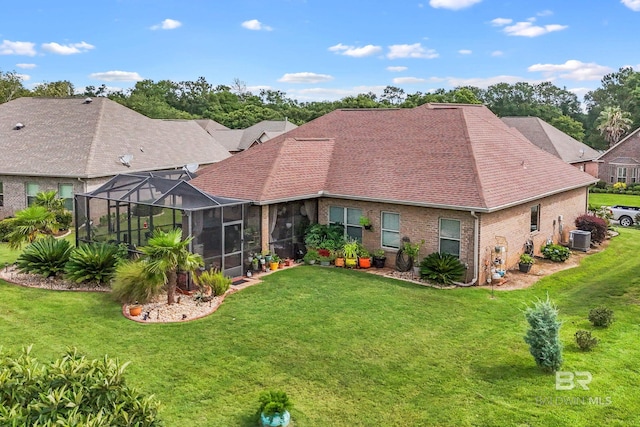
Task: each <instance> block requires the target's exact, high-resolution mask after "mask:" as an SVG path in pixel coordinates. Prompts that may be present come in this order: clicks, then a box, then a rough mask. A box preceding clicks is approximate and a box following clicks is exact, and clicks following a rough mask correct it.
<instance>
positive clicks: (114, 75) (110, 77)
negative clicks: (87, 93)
mask: <svg viewBox="0 0 640 427" xmlns="http://www.w3.org/2000/svg"><path fill="white" fill-rule="evenodd" d="M89 77H91V78H92V79H96V80H102V81H105V82H139V81H140V80H143V79H142V77H140V74H138V73H136V72H133V71H105V72H102V73H91V74H90V75H89Z"/></svg>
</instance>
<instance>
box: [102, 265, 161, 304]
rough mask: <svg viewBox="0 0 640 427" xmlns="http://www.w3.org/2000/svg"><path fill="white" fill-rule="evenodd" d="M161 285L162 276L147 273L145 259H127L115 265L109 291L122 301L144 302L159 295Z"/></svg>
mask: <svg viewBox="0 0 640 427" xmlns="http://www.w3.org/2000/svg"><path fill="white" fill-rule="evenodd" d="M163 287H164V277H163V276H162V275H161V274H151V273H149V272H148V269H147V268H146V261H144V260H140V261H135V262H134V261H129V262H123V263H121V264H119V265H118V266H117V267H116V273H115V275H114V277H113V282H112V285H111V293H112V295H113V296H114V298H115V299H117V300H118V301H120V302H122V303H129V304H130V303H134V302H138V303H140V304H145V303H147V302H149V301H151V300H153V298H155V297H156V296H158V295H160V293H161V292H162V290H163Z"/></svg>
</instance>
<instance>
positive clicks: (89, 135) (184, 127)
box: [0, 98, 230, 178]
mask: <svg viewBox="0 0 640 427" xmlns="http://www.w3.org/2000/svg"><path fill="white" fill-rule="evenodd" d="M16 123H22V124H24V127H23V128H22V129H19V130H18V129H16V126H15V125H16ZM0 152H2V157H1V160H0V175H29V176H59V177H79V178H94V177H103V176H112V175H116V174H118V173H123V172H138V171H148V170H160V169H171V168H179V167H182V166H184V165H186V164H189V163H198V164H209V163H214V162H218V161H220V160H222V159H225V158H227V157H229V156H230V154H229V152H228V151H227V150H226V149H225V148H224V147H223V146H221V145H220V144H219V143H217V142H216V141H215V140H214V139H213V138H212V137H211V136H210V135H209V134H208V133H207V132H206V131H204V130H203V128H202V127H200V126H199V125H198V123H196V122H195V121H193V120H157V119H150V118H148V117H145V116H143V115H142V114H139V113H137V112H135V111H133V110H131V109H129V108H126V107H124V106H122V105H120V104H118V103H117V102H114V101H111V100H109V99H107V98H94V99H93V100H92V102H85V100H84V99H79V98H68V99H61V98H18V99H16V100H13V101H10V102H7V103H5V104H0ZM124 155H130V156H132V158H131V159H130V161H129V165H130V167H127V166H126V165H124V164H123V162H122V161H121V160H120V157H121V156H124Z"/></svg>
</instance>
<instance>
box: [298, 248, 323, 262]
mask: <svg viewBox="0 0 640 427" xmlns="http://www.w3.org/2000/svg"><path fill="white" fill-rule="evenodd" d="M302 260H303V261H304V262H305V264H310V265H313V264H315V263H316V261H320V255H319V254H318V251H317V250H315V249H309V250H308V251H307V253H306V254H305V255H304V258H302Z"/></svg>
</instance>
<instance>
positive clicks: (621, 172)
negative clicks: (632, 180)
mask: <svg viewBox="0 0 640 427" xmlns="http://www.w3.org/2000/svg"><path fill="white" fill-rule="evenodd" d="M617 176H618V181H617V182H624V183H626V182H627V168H625V167H621V166H618V174H617Z"/></svg>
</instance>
